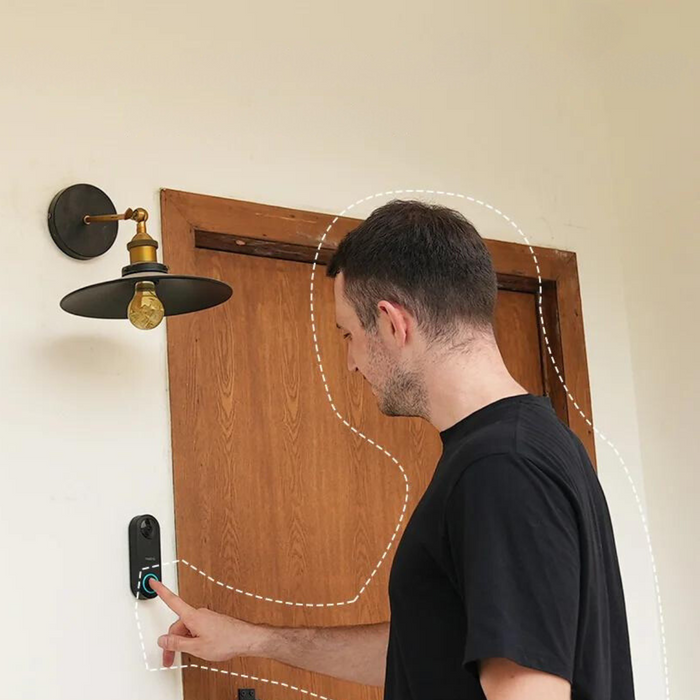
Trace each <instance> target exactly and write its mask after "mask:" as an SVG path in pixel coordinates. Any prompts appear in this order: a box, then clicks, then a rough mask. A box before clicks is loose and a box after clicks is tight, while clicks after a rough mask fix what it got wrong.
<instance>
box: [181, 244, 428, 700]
mask: <svg viewBox="0 0 700 700" xmlns="http://www.w3.org/2000/svg"><path fill="white" fill-rule="evenodd" d="M197 273H198V274H201V275H206V276H215V277H218V278H219V279H223V280H226V281H227V282H229V283H230V284H232V286H233V287H234V297H233V298H232V300H231V301H230V302H229V303H227V304H224V305H222V306H220V307H217V308H216V309H213V310H211V311H209V312H207V313H201V314H194V315H192V316H190V317H182V318H180V319H176V318H173V319H171V320H170V322H169V328H168V333H169V335H170V336H171V337H172V339H173V342H174V343H176V344H177V346H178V352H177V353H176V354H175V355H174V356H171V373H172V375H173V376H175V377H184V378H185V380H184V381H178V382H177V387H175V386H172V387H171V391H172V392H173V395H174V396H175V395H177V396H179V400H180V401H184V402H185V403H186V404H187V405H189V406H190V410H189V411H186V412H182V414H181V415H182V418H183V420H182V421H181V420H179V419H178V418H177V416H176V415H175V414H174V415H173V454H174V456H176V461H177V465H178V468H176V471H175V477H176V478H175V502H176V509H177V520H178V556H179V557H181V558H184V559H185V560H187V561H188V562H189V563H191V564H193V565H195V566H196V567H197V568H198V569H201V570H203V571H205V572H206V574H207V575H209V576H212V577H213V578H214V579H216V580H217V581H222V582H225V583H228V584H230V585H233V586H234V587H236V588H238V589H240V590H242V591H246V592H250V593H253V594H255V595H260V596H263V597H264V598H272V599H274V600H281V601H284V603H283V604H280V603H274V602H268V601H261V600H260V599H257V598H254V597H251V596H248V595H246V594H245V593H244V594H240V593H232V592H231V591H229V590H228V589H226V588H223V587H221V586H219V585H216V584H213V583H212V582H211V581H209V580H208V579H206V578H205V577H204V576H199V575H198V574H197V573H196V572H194V571H193V570H192V569H188V568H186V567H185V568H182V567H181V568H180V590H181V592H182V594H183V596H185V598H186V599H187V600H189V601H191V602H192V603H193V604H195V605H198V606H205V607H209V608H211V609H213V610H217V611H219V612H222V613H226V614H229V615H234V616H236V617H239V618H242V619H246V620H249V621H252V622H265V623H268V624H275V625H289V626H326V625H348V624H364V623H370V622H380V621H385V620H388V619H389V609H388V599H387V594H386V589H387V584H388V575H389V565H390V562H391V559H392V558H393V550H394V547H395V542H396V541H397V539H395V540H394V545H393V546H392V549H391V550H390V554H389V555H387V557H386V559H385V560H384V562H383V563H382V564H381V566H379V568H378V569H377V565H378V563H379V562H380V561H381V557H382V554H383V553H384V551H385V549H386V548H387V545H388V544H389V542H390V541H391V539H392V535H393V534H394V532H395V531H396V529H397V525H398V522H399V516H400V514H401V512H402V509H403V506H404V502H405V500H406V487H405V480H404V478H403V476H402V473H401V470H400V469H399V467H398V466H397V465H396V464H395V463H394V462H393V461H392V460H391V458H390V457H388V456H387V455H386V454H385V453H384V452H383V451H380V450H379V449H377V448H376V447H374V446H372V445H370V444H369V443H368V442H367V441H366V440H365V439H363V438H362V437H359V436H358V435H356V434H355V433H353V432H352V431H351V430H350V429H349V428H347V427H346V426H345V425H344V424H343V423H342V422H341V420H340V419H339V418H338V417H337V416H336V415H335V413H334V412H333V410H332V409H331V406H330V403H329V401H328V398H327V395H326V390H325V388H324V384H323V380H322V377H321V373H320V371H319V367H318V363H317V361H316V357H315V348H314V344H313V336H312V331H311V321H310V314H309V282H310V276H311V265H309V264H303V263H296V262H289V261H285V260H275V259H270V258H263V257H253V256H247V255H245V256H244V255H235V254H232V253H216V252H211V251H197ZM332 294H333V288H332V281H331V280H329V279H327V278H325V276H323V269H321V270H320V271H319V273H318V274H317V275H316V283H315V303H314V306H315V310H316V319H315V321H316V323H315V325H316V329H317V338H318V343H319V350H320V353H321V359H322V362H323V367H324V372H325V377H326V383H327V385H328V387H329V389H330V391H331V393H332V398H333V400H334V405H335V407H336V409H337V410H338V411H339V412H340V414H341V415H342V416H343V417H344V418H345V419H346V420H347V421H348V422H349V423H350V424H351V425H353V426H354V427H356V428H357V429H358V430H360V431H361V432H363V433H364V434H365V435H367V436H368V437H370V438H373V439H374V440H375V442H378V443H380V444H381V445H382V447H383V448H386V450H388V451H389V452H390V453H391V454H392V455H394V456H395V457H396V458H397V459H398V460H399V462H400V463H401V465H402V466H403V468H404V469H405V470H406V473H407V475H408V478H409V505H408V510H407V511H406V515H404V521H403V523H405V520H406V518H407V517H408V514H409V513H410V512H411V511H412V509H413V507H414V506H415V503H416V502H417V499H418V498H419V496H420V494H422V492H423V491H424V489H425V487H426V486H427V482H428V480H429V479H430V477H431V475H432V470H433V468H434V465H435V463H436V462H437V459H438V457H439V455H440V448H441V444H440V441H439V436H438V435H437V433H436V431H435V430H434V429H433V428H432V427H430V426H429V425H428V424H426V423H424V422H422V421H419V420H417V419H406V418H388V417H386V416H384V415H382V414H381V413H380V412H379V410H378V409H377V406H376V400H375V398H374V396H373V394H372V392H371V390H370V389H369V388H368V387H367V385H366V383H365V382H364V380H363V379H362V377H361V375H360V374H359V373H355V374H350V373H349V372H348V371H347V369H346V360H345V348H344V342H343V341H342V338H341V336H340V333H339V332H338V331H337V329H336V328H335V316H334V309H333V296H332ZM370 516H371V517H370ZM399 534H400V533H399ZM398 536H399V535H397V537H398ZM375 569H377V571H376V573H375V574H374V576H372V574H373V572H374V571H375ZM370 577H371V583H369V585H368V586H367V587H366V589H365V591H364V592H363V593H362V595H361V597H360V599H359V600H358V601H356V602H354V603H350V602H349V601H351V600H352V599H354V598H355V597H356V595H357V594H358V592H359V591H360V589H362V588H363V587H364V584H365V582H366V581H367V580H368V579H369V578H370ZM286 601H290V602H294V603H310V604H312V605H313V604H318V603H332V604H333V605H327V606H326V605H324V606H322V607H317V606H315V605H314V606H313V607H307V606H297V605H294V606H290V605H287V604H286ZM337 603H342V605H337ZM195 663H196V662H195ZM216 667H218V668H224V669H227V670H231V671H236V672H243V673H248V674H253V675H256V676H258V677H266V678H275V679H283V680H285V682H287V683H291V684H294V685H297V686H298V687H304V688H306V689H310V690H313V691H314V692H320V693H322V694H325V695H328V696H329V697H334V698H337V697H342V698H348V699H349V700H353V699H354V698H358V699H359V698H367V699H369V698H379V697H381V694H379V693H378V691H377V690H376V689H374V690H372V689H370V688H362V687H360V686H356V685H355V684H349V683H342V682H340V681H336V680H335V679H328V678H326V679H323V680H322V679H321V677H320V676H316V677H313V679H311V676H310V674H308V673H305V672H302V671H300V670H298V669H291V668H289V667H284V666H282V665H280V664H274V663H272V662H264V661H261V660H258V659H239V660H234V661H232V662H230V663H220V664H216ZM210 675H211V676H214V675H215V674H210ZM185 678H186V689H187V691H186V698H188V699H189V698H199V697H202V698H204V697H206V698H207V699H208V700H209V699H211V700H215V699H218V698H222V699H223V698H226V699H227V700H228V699H229V698H231V697H232V696H233V695H232V681H231V678H230V677H229V678H228V681H226V680H222V679H221V678H219V679H218V680H217V679H216V678H211V677H209V676H208V675H207V672H205V671H202V670H199V669H189V670H188V672H186V674H185ZM249 685H250V684H249ZM239 686H240V684H238V685H236V687H239ZM259 694H260V695H261V696H262V697H263V698H264V700H268V699H269V698H271V699H273V700H274V699H275V698H290V697H293V696H294V691H291V690H288V689H284V688H261V689H259Z"/></svg>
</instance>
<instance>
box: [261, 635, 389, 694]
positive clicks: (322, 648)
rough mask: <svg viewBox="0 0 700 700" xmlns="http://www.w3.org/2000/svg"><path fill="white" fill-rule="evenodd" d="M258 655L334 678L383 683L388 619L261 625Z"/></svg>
mask: <svg viewBox="0 0 700 700" xmlns="http://www.w3.org/2000/svg"><path fill="white" fill-rule="evenodd" d="M262 627H263V628H264V630H265V635H264V641H263V642H262V643H261V644H260V653H259V656H262V657H264V658H267V659H274V660H275V661H281V662H282V663H285V664H289V665H290V666H296V667H297V668H304V669H307V670H309V671H315V672H316V673H324V674H326V675H328V676H334V677H335V678H342V679H343V680H348V681H355V682H356V683H364V684H366V685H376V686H382V685H384V673H385V668H386V654H387V646H388V644H389V623H388V622H380V623H378V624H375V625H353V626H350V627H272V626H269V625H263V626H262Z"/></svg>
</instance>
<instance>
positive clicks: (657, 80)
mask: <svg viewBox="0 0 700 700" xmlns="http://www.w3.org/2000/svg"><path fill="white" fill-rule="evenodd" d="M609 27H612V28H614V39H615V40H614V41H611V42H610V43H609V44H608V45H607V47H606V48H605V50H603V51H601V52H600V54H599V60H600V64H601V70H600V74H601V75H602V76H605V78H606V79H605V81H604V83H603V86H604V89H605V99H606V105H607V107H608V115H609V124H610V135H611V140H610V141H611V152H612V155H613V163H614V173H615V178H614V180H615V185H616V193H617V195H618V207H617V208H618V214H619V222H620V225H619V231H620V240H621V241H622V243H623V245H624V247H625V253H624V254H623V261H624V264H623V269H624V280H625V300H626V304H627V309H628V325H629V334H630V346H631V348H632V353H631V355H632V367H633V373H634V385H635V392H636V394H637V416H638V421H639V436H640V444H641V453H642V463H643V466H644V483H645V485H646V493H647V503H648V506H649V523H650V528H651V532H652V536H653V542H654V553H655V556H656V563H657V567H658V570H659V583H660V586H661V595H662V600H663V611H664V622H665V629H666V639H667V651H668V662H669V673H670V691H671V697H672V698H692V697H695V696H697V694H698V693H697V664H698V660H699V659H700V641H699V640H698V630H700V606H699V605H698V603H697V590H698V583H697V582H698V581H699V580H700V557H698V540H699V538H700V510H699V509H698V500H699V499H700V479H699V477H698V467H699V466H700V460H699V459H698V448H697V444H696V439H695V437H696V435H697V430H698V422H699V421H700V404H699V403H698V396H700V363H699V361H698V358H699V357H700V355H699V352H698V348H699V347H700V327H699V326H698V318H700V315H699V314H698V304H699V302H700V274H699V273H698V263H699V261H700V215H698V205H700V191H699V189H698V186H699V183H700V179H699V177H698V164H700V139H699V138H698V114H700V88H699V86H700V43H699V42H698V27H700V6H699V5H698V4H697V3H695V2H688V1H687V0H683V1H682V2H674V3H670V4H669V3H664V2H643V3H636V2H634V3H633V2H628V3H623V4H621V5H620V6H619V8H618V9H617V12H616V14H615V15H614V16H613V17H611V21H610V23H609ZM611 38H613V35H612V34H611Z"/></svg>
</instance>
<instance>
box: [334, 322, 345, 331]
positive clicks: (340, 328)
mask: <svg viewBox="0 0 700 700" xmlns="http://www.w3.org/2000/svg"><path fill="white" fill-rule="evenodd" d="M335 327H336V328H337V329H338V330H339V331H342V330H343V329H342V327H341V326H340V325H339V324H337V323H336V324H335Z"/></svg>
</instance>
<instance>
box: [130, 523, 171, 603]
mask: <svg viewBox="0 0 700 700" xmlns="http://www.w3.org/2000/svg"><path fill="white" fill-rule="evenodd" d="M129 579H130V584H131V592H132V593H133V594H134V596H136V597H137V598H138V599H139V600H141V599H142V598H155V597H156V595H157V594H156V592H155V591H154V590H153V589H152V588H151V587H150V586H149V581H152V580H154V579H155V580H156V581H162V580H163V574H162V571H161V562H160V525H159V524H158V521H157V520H156V519H155V518H154V517H153V516H152V515H148V514H146V515H137V516H136V517H135V518H132V519H131V522H130V523H129Z"/></svg>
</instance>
